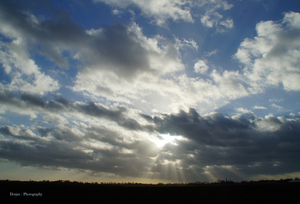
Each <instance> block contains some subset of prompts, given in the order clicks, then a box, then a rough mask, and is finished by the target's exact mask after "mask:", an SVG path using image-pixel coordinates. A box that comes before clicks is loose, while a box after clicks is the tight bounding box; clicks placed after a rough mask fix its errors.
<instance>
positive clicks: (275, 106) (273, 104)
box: [271, 103, 283, 109]
mask: <svg viewBox="0 0 300 204" xmlns="http://www.w3.org/2000/svg"><path fill="white" fill-rule="evenodd" d="M271 106H272V107H273V108H277V109H283V107H282V106H279V105H276V104H275V103H272V104H271Z"/></svg>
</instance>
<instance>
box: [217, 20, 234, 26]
mask: <svg viewBox="0 0 300 204" xmlns="http://www.w3.org/2000/svg"><path fill="white" fill-rule="evenodd" d="M220 24H221V25H223V26H225V27H226V28H233V25H234V23H233V20H232V19H226V21H221V22H220Z"/></svg>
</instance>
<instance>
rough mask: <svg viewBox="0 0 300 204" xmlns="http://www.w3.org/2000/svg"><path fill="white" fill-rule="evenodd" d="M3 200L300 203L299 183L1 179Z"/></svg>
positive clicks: (104, 202) (46, 201) (0, 199)
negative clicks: (130, 183)
mask: <svg viewBox="0 0 300 204" xmlns="http://www.w3.org/2000/svg"><path fill="white" fill-rule="evenodd" d="M0 189H1V193H0V195H1V198H0V201H3V202H1V203H26V202H27V201H29V202H30V203H103V204H106V203H122V204H123V203H142V204H143V203H172V204H173V203H207V204H208V203H300V183H299V182H298V183H288V182H285V183H247V184H214V185H212V184H199V185H137V184H135V185H128V184H127V185H126V184H124V185H109V184H104V185H101V184H90V183H78V182H61V181H60V182H33V181H31V182H30V181H28V182H24V181H23V182H21V181H0Z"/></svg>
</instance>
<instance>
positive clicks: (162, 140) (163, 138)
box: [153, 133, 186, 148]
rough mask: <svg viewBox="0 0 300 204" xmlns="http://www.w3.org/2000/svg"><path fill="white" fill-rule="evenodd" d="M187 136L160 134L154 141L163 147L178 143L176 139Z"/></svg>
mask: <svg viewBox="0 0 300 204" xmlns="http://www.w3.org/2000/svg"><path fill="white" fill-rule="evenodd" d="M185 139H186V138H184V137H182V136H175V135H170V134H169V133H167V134H159V137H158V138H156V139H155V140H153V142H154V143H155V144H156V145H157V146H158V147H159V148H162V147H163V146H165V145H166V144H169V143H170V144H173V145H176V146H177V145H178V144H177V143H176V141H178V140H185Z"/></svg>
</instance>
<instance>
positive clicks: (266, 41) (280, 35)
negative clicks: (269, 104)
mask: <svg viewBox="0 0 300 204" xmlns="http://www.w3.org/2000/svg"><path fill="white" fill-rule="evenodd" d="M299 19H300V14H299V13H295V12H289V13H285V14H284V18H283V20H282V21H281V22H274V21H262V22H260V23H258V24H257V26H256V31H257V37H255V38H254V39H249V38H247V39H245V40H244V41H243V42H242V43H241V45H240V47H239V49H238V51H237V53H236V54H235V57H236V58H237V59H238V60H239V61H240V62H241V63H243V64H244V65H245V69H244V71H245V73H244V75H245V77H247V78H248V81H249V84H250V85H251V86H252V88H253V91H254V92H259V91H262V89H264V88H265V87H267V86H279V85H280V84H282V85H283V88H284V89H285V90H287V91H297V90H299V87H300V84H299V80H298V78H299V76H300V73H299V69H298V65H299V56H300V52H299V46H300V44H299V36H300V32H299V25H298V24H297V22H298V21H299Z"/></svg>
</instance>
